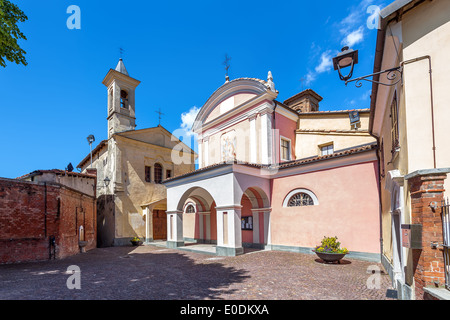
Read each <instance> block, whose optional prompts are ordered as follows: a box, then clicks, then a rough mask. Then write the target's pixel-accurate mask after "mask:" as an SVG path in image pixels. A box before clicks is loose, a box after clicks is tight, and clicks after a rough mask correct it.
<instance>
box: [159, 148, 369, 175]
mask: <svg viewBox="0 0 450 320" xmlns="http://www.w3.org/2000/svg"><path fill="white" fill-rule="evenodd" d="M376 148H377V143H376V142H373V143H369V144H365V145H361V146H356V147H353V148H349V149H344V150H339V151H336V152H335V153H333V154H330V155H326V156H316V157H310V158H305V159H298V160H292V161H289V162H284V163H281V164H279V165H278V166H272V167H271V166H268V165H262V164H256V163H249V162H242V161H237V160H236V161H233V162H220V163H216V164H212V165H210V166H207V167H203V168H200V169H197V170H193V171H190V172H187V173H184V174H182V175H178V176H174V177H171V178H169V179H166V180H164V182H169V181H173V180H177V179H180V178H184V177H188V176H191V175H194V174H197V173H200V172H205V171H208V170H211V169H214V168H218V167H221V166H225V165H231V164H239V165H244V166H250V167H255V168H267V169H268V168H273V169H285V168H290V167H295V166H299V165H303V164H309V163H312V162H317V161H323V160H327V159H334V158H339V157H343V156H347V155H352V154H357V153H360V152H365V151H370V150H375V149H376ZM164 182H163V183H164Z"/></svg>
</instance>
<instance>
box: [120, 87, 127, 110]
mask: <svg viewBox="0 0 450 320" xmlns="http://www.w3.org/2000/svg"><path fill="white" fill-rule="evenodd" d="M120 107H121V108H125V109H128V93H127V92H126V91H125V90H120Z"/></svg>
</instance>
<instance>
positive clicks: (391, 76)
mask: <svg viewBox="0 0 450 320" xmlns="http://www.w3.org/2000/svg"><path fill="white" fill-rule="evenodd" d="M384 73H386V78H387V79H388V80H390V81H391V82H390V83H384V82H380V81H375V80H371V79H369V78H371V77H373V76H376V75H381V74H384ZM402 80H403V66H400V67H395V68H391V69H387V70H383V71H380V72H376V73H372V74H369V75H367V76H364V77H359V78H356V79H352V80H345V85H347V84H348V83H350V82H355V86H356V87H357V88H361V87H362V85H363V83H362V81H368V82H372V83H376V84H380V85H383V86H388V87H392V86H395V85H396V84H397V83H399V82H400V81H402Z"/></svg>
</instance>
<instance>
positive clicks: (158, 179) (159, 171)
mask: <svg viewBox="0 0 450 320" xmlns="http://www.w3.org/2000/svg"><path fill="white" fill-rule="evenodd" d="M162 173H163V168H162V166H161V165H160V164H159V163H155V183H162V180H163V175H162Z"/></svg>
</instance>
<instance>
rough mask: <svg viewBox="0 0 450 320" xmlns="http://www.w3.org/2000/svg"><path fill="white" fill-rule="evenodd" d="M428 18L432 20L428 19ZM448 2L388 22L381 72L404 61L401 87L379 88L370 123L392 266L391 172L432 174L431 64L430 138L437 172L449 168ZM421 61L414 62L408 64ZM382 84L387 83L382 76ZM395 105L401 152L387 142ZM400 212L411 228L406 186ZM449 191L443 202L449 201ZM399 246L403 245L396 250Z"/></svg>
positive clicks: (407, 259)
mask: <svg viewBox="0 0 450 320" xmlns="http://www.w3.org/2000/svg"><path fill="white" fill-rule="evenodd" d="M430 17H432V18H430ZM449 52H450V2H449V1H433V2H425V3H423V4H421V5H420V6H419V7H417V8H415V9H414V10H411V11H408V12H406V13H404V15H402V18H401V20H400V21H399V22H395V21H393V22H391V23H390V25H389V27H388V28H387V29H386V38H385V42H384V53H383V58H382V65H381V70H386V69H389V68H394V67H397V66H399V65H400V64H401V63H402V62H404V61H411V63H406V64H405V65H404V70H403V81H401V82H400V83H398V84H397V85H396V86H392V87H386V86H379V87H378V92H377V100H376V102H377V104H376V108H375V115H374V121H373V132H374V134H375V135H377V136H379V144H380V146H379V147H380V167H381V170H380V171H381V172H380V174H381V179H380V187H381V190H380V191H381V201H382V213H381V214H382V237H383V254H384V256H385V257H386V258H387V259H388V260H389V261H390V263H393V255H394V252H393V251H394V248H393V243H394V239H393V233H395V232H396V230H393V221H392V218H393V215H392V207H393V198H392V196H393V195H392V194H391V193H390V190H388V185H389V180H390V178H389V176H388V174H389V172H394V171H395V170H398V172H399V174H400V175H401V176H405V175H407V174H408V173H411V172H414V171H416V170H419V169H432V168H433V167H434V156H433V150H432V146H433V139H432V137H433V130H432V113H431V90H430V77H429V75H430V73H429V71H430V70H429V60H428V59H422V57H424V56H430V57H431V62H432V83H433V100H434V107H433V108H434V126H435V127H434V135H435V141H436V167H437V168H448V167H450V150H449V149H448V148H447V146H448V143H449V138H448V137H449V134H448V132H447V130H446V128H447V127H448V124H447V119H449V118H450V110H449V108H448V106H447V104H448V103H447V102H448V101H449V99H450V90H448V86H449V84H450V65H449V63H448V57H449V55H448V53H449ZM416 58H420V60H418V61H414V62H413V61H412V60H414V59H416ZM380 81H382V82H386V78H385V77H384V76H383V77H382V78H381V79H380ZM395 95H396V96H397V100H398V107H397V108H398V128H399V148H397V150H393V146H392V142H391V140H392V139H391V129H392V124H391V104H392V101H393V99H394V97H395ZM403 187H404V188H403V199H404V203H403V207H402V212H401V217H400V220H401V221H400V223H410V222H411V200H410V196H409V186H408V182H407V181H404V183H403ZM449 188H450V181H449V180H448V179H447V180H446V181H445V189H446V190H450V189H449ZM448 192H449V191H447V196H448V195H449V193H448ZM400 245H401V244H400ZM401 254H402V255H403V256H402V257H401V258H402V260H403V262H402V263H403V264H404V265H406V266H407V269H406V270H405V281H406V283H407V284H409V285H411V284H412V282H413V280H412V276H413V273H414V272H413V270H411V266H412V265H413V264H412V263H411V262H412V254H411V252H410V250H407V249H404V248H402V249H401Z"/></svg>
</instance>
